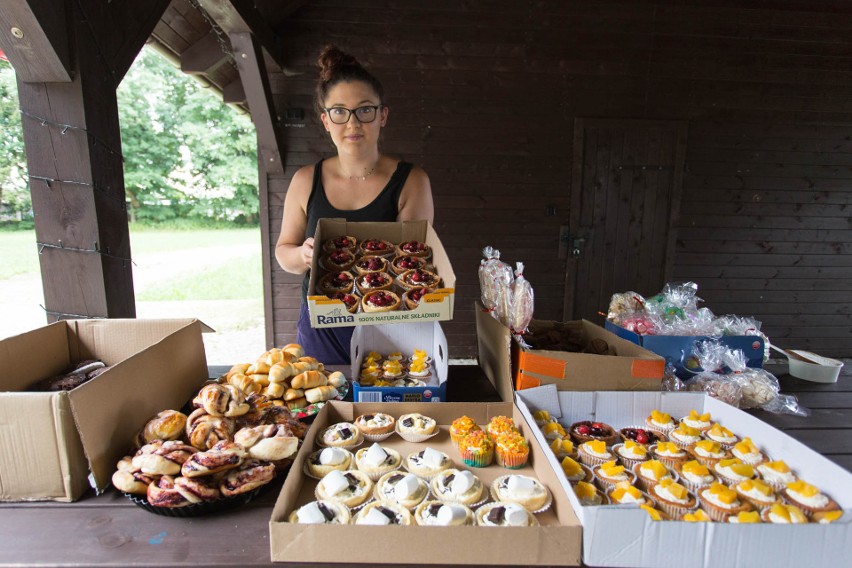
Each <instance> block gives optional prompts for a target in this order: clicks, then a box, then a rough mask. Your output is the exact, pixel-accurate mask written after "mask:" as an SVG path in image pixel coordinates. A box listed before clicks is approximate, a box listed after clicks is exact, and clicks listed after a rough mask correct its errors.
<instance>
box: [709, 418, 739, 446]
mask: <svg viewBox="0 0 852 568" xmlns="http://www.w3.org/2000/svg"><path fill="white" fill-rule="evenodd" d="M703 436H704V437H705V438H707V439H708V440H713V441H714V442H718V443H719V445H720V446H722V447H723V448H725V449H726V450H731V449H733V447H734V444H736V443H737V442H739V441H740V439H739V437H737V435H736V434H734V433H733V432H731V431H730V430H728V429H727V428H725V427H724V426H722V425H721V424H719V423H718V422H714V423H713V426H711V427H710V429H709V430H707V431H706V432H704V434H703Z"/></svg>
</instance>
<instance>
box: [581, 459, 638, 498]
mask: <svg viewBox="0 0 852 568" xmlns="http://www.w3.org/2000/svg"><path fill="white" fill-rule="evenodd" d="M592 473H593V474H594V478H595V483H597V485H598V487H600V488H601V489H602V490H604V491H609V490H610V489H612V488H614V487H615V486H616V485H617V484H618V483H624V482H626V483H629V484H631V485H633V483H634V482H635V481H636V474H635V473H633V472H632V471H630V470H629V469H627V468H626V467H625V466H623V465H618V464H617V463H616V462H615V460H613V461H608V462H605V463H603V464H601V465H597V466H595V467H593V468H592Z"/></svg>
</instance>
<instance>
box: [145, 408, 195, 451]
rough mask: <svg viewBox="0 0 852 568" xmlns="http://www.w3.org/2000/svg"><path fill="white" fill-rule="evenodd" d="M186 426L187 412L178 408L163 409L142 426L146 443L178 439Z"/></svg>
mask: <svg viewBox="0 0 852 568" xmlns="http://www.w3.org/2000/svg"><path fill="white" fill-rule="evenodd" d="M184 428H186V414H184V413H183V412H178V411H177V410H163V411H162V412H160V413H159V414H157V416H155V417H154V418H152V419H150V420H149V421H148V422H147V423H146V424H145V426H144V427H143V428H142V438H143V439H144V440H145V443H149V442H153V441H154V440H163V441H166V440H176V439H178V438H180V436H181V434H183V431H184Z"/></svg>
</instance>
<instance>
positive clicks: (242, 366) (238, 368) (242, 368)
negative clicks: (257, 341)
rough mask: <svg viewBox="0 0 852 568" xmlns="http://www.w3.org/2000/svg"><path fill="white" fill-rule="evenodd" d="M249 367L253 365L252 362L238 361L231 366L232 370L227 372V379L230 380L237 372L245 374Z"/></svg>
mask: <svg viewBox="0 0 852 568" xmlns="http://www.w3.org/2000/svg"><path fill="white" fill-rule="evenodd" d="M249 367H251V364H250V363H238V364H236V365H234V366H233V367H231V370H230V371H228V372H227V373H225V379H227V380H230V379H231V377H232V376H233V375H236V374H240V375H245V374H246V371H247V370H248V368H249Z"/></svg>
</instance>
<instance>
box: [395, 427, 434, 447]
mask: <svg viewBox="0 0 852 568" xmlns="http://www.w3.org/2000/svg"><path fill="white" fill-rule="evenodd" d="M394 428H395V431H396V433H397V434H399V435H400V436H401V437H402V439H403V440H405V441H406V442H414V443H415V444H417V443H420V442H425V441H426V440H428V439H429V438H434V437H435V436H437V435H438V427H437V426H435V431H434V432H432V433H431V434H417V433H415V432H403V431H402V430H400V429H399V422H397V423H396V426H395V427H394Z"/></svg>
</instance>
